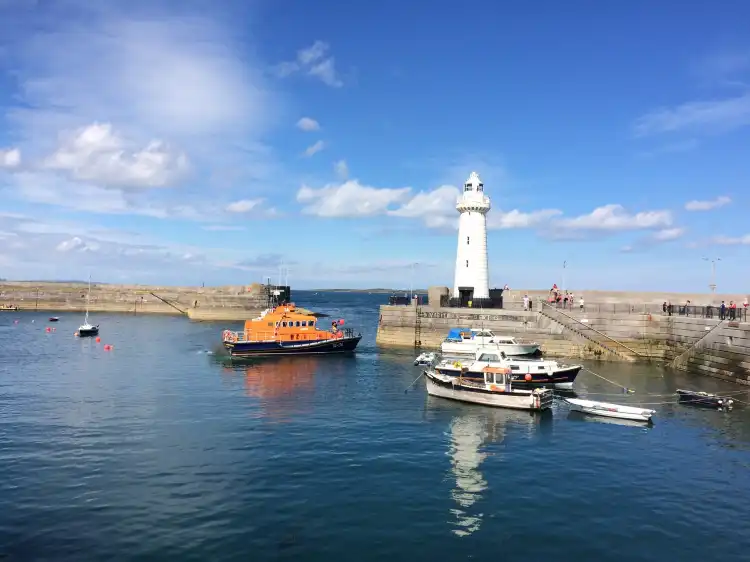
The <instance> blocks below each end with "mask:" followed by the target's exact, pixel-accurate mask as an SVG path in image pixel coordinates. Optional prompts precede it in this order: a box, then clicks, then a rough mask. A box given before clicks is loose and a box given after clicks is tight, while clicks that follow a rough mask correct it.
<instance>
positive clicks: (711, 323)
mask: <svg viewBox="0 0 750 562" xmlns="http://www.w3.org/2000/svg"><path fill="white" fill-rule="evenodd" d="M609 304H612V303H608V304H607V305H605V306H601V307H600V306H593V305H587V306H586V310H584V311H581V310H580V309H578V308H577V307H574V308H573V309H572V310H571V309H559V308H556V307H551V306H547V305H543V304H541V303H539V302H537V303H535V304H534V306H533V307H532V310H531V311H524V310H522V309H497V310H476V309H470V308H435V307H427V306H390V305H383V306H381V308H380V317H379V321H378V331H377V337H376V341H377V343H378V345H382V346H400V347H405V346H409V347H413V346H415V342H421V343H420V345H419V347H421V349H423V350H431V349H438V348H439V347H440V343H441V342H442V341H443V339H444V338H445V336H446V334H447V333H448V330H449V329H450V328H482V327H484V328H487V329H490V330H492V331H493V332H495V333H498V334H504V335H512V336H514V337H517V338H521V339H524V340H532V341H536V342H537V343H539V344H541V349H542V352H543V353H544V354H545V355H547V356H551V357H566V358H578V359H596V360H601V361H652V362H658V363H661V364H664V365H670V366H672V367H674V368H677V369H681V370H685V371H688V372H691V373H698V374H703V375H709V376H713V377H718V378H721V379H724V380H728V381H732V382H737V383H740V384H748V385H750V323H748V322H746V316H745V311H742V310H740V311H738V318H737V319H735V320H734V321H730V320H727V319H725V320H719V318H718V312H717V313H715V315H714V317H712V318H704V317H696V316H688V315H685V314H679V313H678V311H677V309H675V312H674V313H673V314H672V315H668V314H663V312H662V311H661V306H659V307H653V310H654V311H653V312H642V310H643V309H644V307H643V306H638V305H632V306H631V305H627V306H626V305H621V306H619V308H618V307H610V306H609ZM645 308H646V309H648V308H649V307H645ZM639 310H641V311H639ZM657 310H658V312H657ZM683 312H684V311H683Z"/></svg>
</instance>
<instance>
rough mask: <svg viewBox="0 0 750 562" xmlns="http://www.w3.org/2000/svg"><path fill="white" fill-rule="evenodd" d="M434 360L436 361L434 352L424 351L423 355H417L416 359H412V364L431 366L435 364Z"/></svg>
mask: <svg viewBox="0 0 750 562" xmlns="http://www.w3.org/2000/svg"><path fill="white" fill-rule="evenodd" d="M435 359H437V354H436V353H435V352H434V351H425V352H424V353H420V354H419V355H417V358H416V359H414V364H415V365H432V364H433V363H434V362H435Z"/></svg>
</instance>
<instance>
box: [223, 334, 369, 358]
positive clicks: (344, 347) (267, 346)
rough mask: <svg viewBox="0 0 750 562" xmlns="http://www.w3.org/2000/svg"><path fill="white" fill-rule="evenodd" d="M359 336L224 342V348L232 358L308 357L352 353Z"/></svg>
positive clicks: (360, 337)
mask: <svg viewBox="0 0 750 562" xmlns="http://www.w3.org/2000/svg"><path fill="white" fill-rule="evenodd" d="M361 339H362V336H361V335H358V336H352V337H344V338H337V339H330V340H322V341H309V342H308V341H287V342H279V341H258V342H249V341H241V342H230V341H224V347H225V348H226V349H227V351H229V354H230V355H231V356H233V357H261V356H268V355H309V354H332V353H353V352H354V350H355V349H356V348H357V345H358V344H359V341H360V340H361Z"/></svg>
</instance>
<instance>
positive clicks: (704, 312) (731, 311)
mask: <svg viewBox="0 0 750 562" xmlns="http://www.w3.org/2000/svg"><path fill="white" fill-rule="evenodd" d="M714 308H718V309H719V310H718V313H719V320H740V319H742V316H743V314H741V313H740V314H738V313H737V303H736V302H734V301H729V304H727V303H726V302H725V301H721V304H720V305H719V306H718V307H716V306H714V305H710V304H709V305H707V306H705V307H700V306H692V305H691V304H690V301H689V300H688V301H685V305H684V306H680V307H679V308H678V310H677V312H678V314H680V315H684V316H704V317H706V318H713V316H714ZM747 308H748V300H747V297H745V301H744V302H743V303H742V309H743V310H744V311H745V312H744V315H745V316H746V315H747ZM661 309H662V312H663V313H664V314H666V315H668V316H672V313H673V312H674V305H673V304H672V302H671V301H664V302H663V303H662V305H661Z"/></svg>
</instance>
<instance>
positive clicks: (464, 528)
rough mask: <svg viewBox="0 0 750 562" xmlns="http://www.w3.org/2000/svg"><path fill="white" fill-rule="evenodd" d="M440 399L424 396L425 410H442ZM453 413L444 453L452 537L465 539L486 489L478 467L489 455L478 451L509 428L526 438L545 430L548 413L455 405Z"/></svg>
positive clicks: (477, 524) (549, 421)
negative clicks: (448, 473)
mask: <svg viewBox="0 0 750 562" xmlns="http://www.w3.org/2000/svg"><path fill="white" fill-rule="evenodd" d="M441 403H443V401H442V400H440V399H433V398H432V397H428V409H434V410H435V412H437V411H438V409H442V410H443V412H445V410H446V408H445V406H444V404H441ZM451 411H452V412H454V413H455V415H454V416H453V419H452V420H451V423H450V429H449V432H448V435H449V437H450V447H449V449H448V452H447V453H446V454H447V455H448V456H449V457H450V459H451V472H452V476H453V477H454V478H455V487H454V488H453V489H452V490H451V498H452V499H453V501H454V502H455V504H456V505H455V507H453V508H451V510H450V511H451V514H452V516H453V517H452V521H451V523H452V525H453V527H454V528H453V529H452V532H453V534H455V535H457V536H460V537H465V536H468V535H471V534H472V533H474V532H476V531H478V530H479V528H480V526H481V524H482V518H483V516H484V514H483V513H482V512H481V511H480V510H479V509H478V507H477V506H476V505H475V504H476V503H477V502H478V501H479V500H480V499H482V496H483V494H484V492H485V491H486V490H487V487H488V482H487V480H486V478H485V477H484V475H483V474H482V472H481V470H480V467H481V465H482V462H483V461H484V460H485V459H486V458H487V456H488V455H489V453H487V452H485V451H482V448H483V447H484V446H486V445H488V444H490V443H501V442H503V441H504V440H505V438H506V432H507V431H508V429H509V428H512V430H513V431H514V432H515V431H517V430H518V429H520V430H521V432H522V433H526V434H527V435H530V434H532V433H535V432H536V431H538V430H542V431H545V430H549V429H551V426H552V415H551V412H545V413H541V414H539V413H536V414H534V413H530V412H524V411H515V410H501V409H496V408H478V407H474V406H459V405H456V406H454V407H453V408H451Z"/></svg>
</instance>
